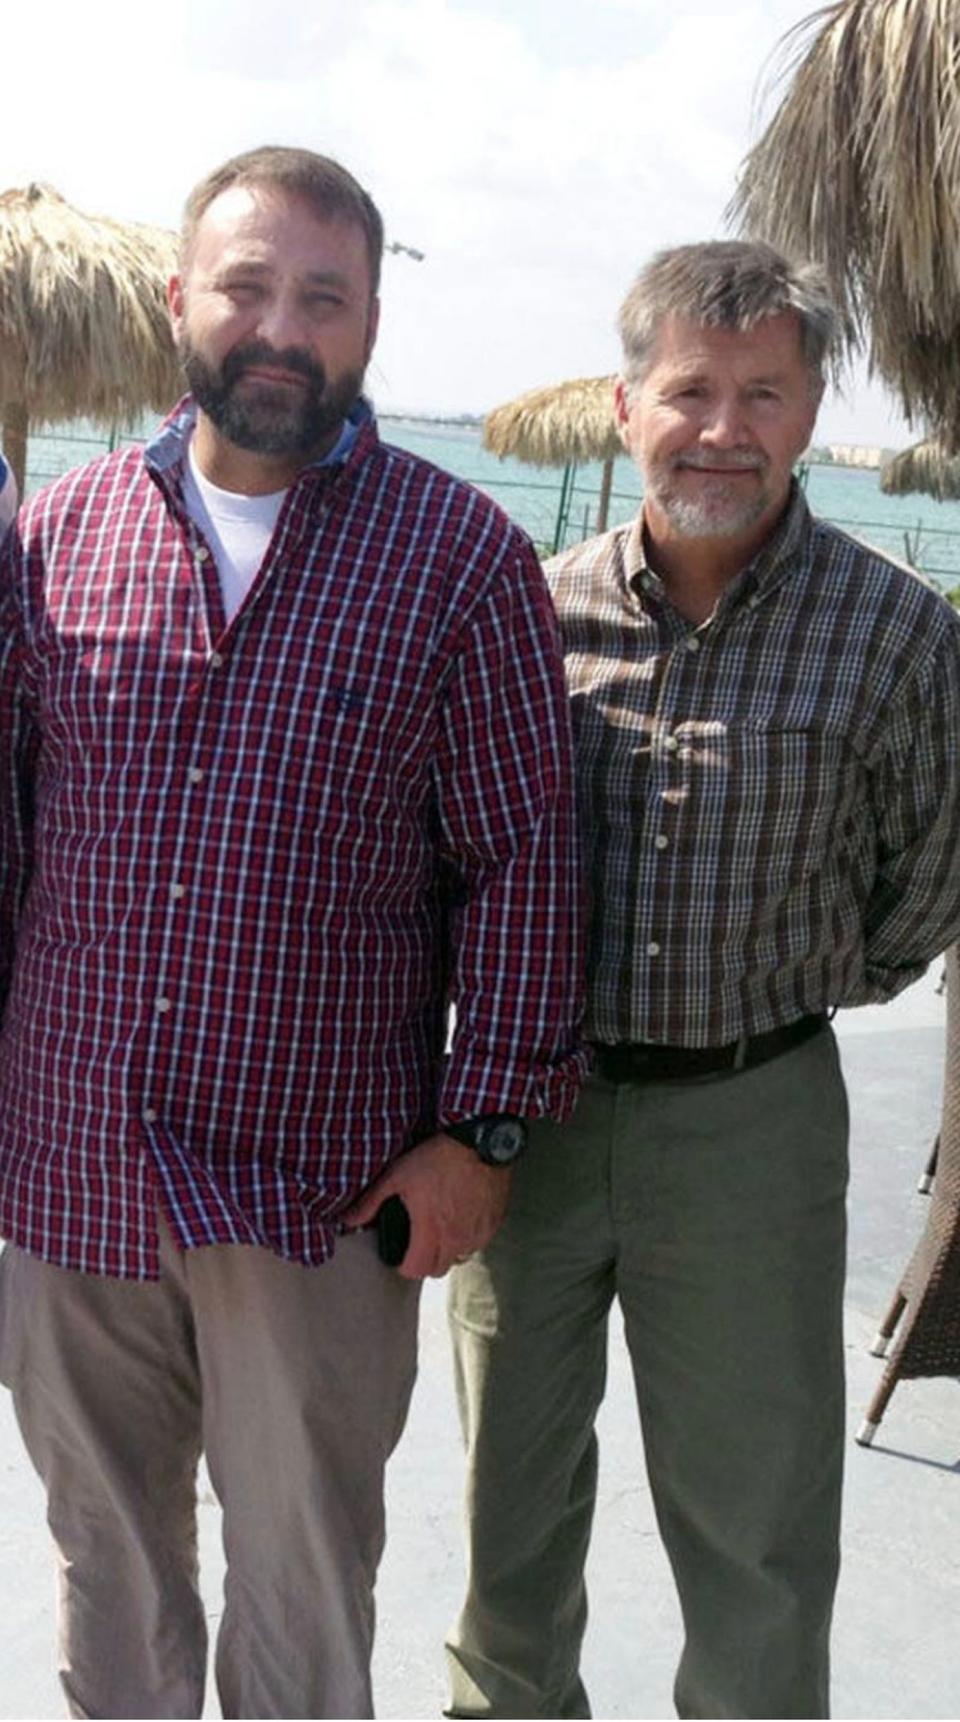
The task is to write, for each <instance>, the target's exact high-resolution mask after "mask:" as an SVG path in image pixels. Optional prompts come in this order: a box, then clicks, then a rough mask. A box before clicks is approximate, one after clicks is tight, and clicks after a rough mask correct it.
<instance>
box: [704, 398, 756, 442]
mask: <svg viewBox="0 0 960 1722" xmlns="http://www.w3.org/2000/svg"><path fill="white" fill-rule="evenodd" d="M700 435H701V438H702V440H703V441H704V442H709V443H711V444H712V445H714V446H715V447H718V448H731V447H736V446H737V444H739V443H742V442H745V441H749V437H748V436H747V432H746V428H745V425H744V414H743V408H742V405H741V403H740V401H739V399H738V398H737V396H736V395H718V396H716V398H715V399H714V400H713V401H711V403H710V410H709V412H708V413H707V414H706V416H705V418H704V421H703V424H702V425H701V428H700Z"/></svg>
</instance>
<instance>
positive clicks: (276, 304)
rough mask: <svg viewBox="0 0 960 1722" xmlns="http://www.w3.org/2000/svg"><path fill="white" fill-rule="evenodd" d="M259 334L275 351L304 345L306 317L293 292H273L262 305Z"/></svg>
mask: <svg viewBox="0 0 960 1722" xmlns="http://www.w3.org/2000/svg"><path fill="white" fill-rule="evenodd" d="M257 334H258V335H259V337H260V339H261V340H262V341H266V342H267V343H268V345H269V346H271V347H272V348H273V349H274V351H275V352H280V351H281V350H282V349H283V348H284V347H302V346H303V345H304V319H303V315H302V312H301V309H300V306H299V303H298V301H297V299H296V297H295V295H294V294H292V293H272V294H271V295H270V296H269V298H267V299H265V300H264V301H263V303H262V304H261V306H260V314H259V316H258V318H257Z"/></svg>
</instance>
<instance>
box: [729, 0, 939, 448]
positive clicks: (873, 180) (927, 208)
mask: <svg viewBox="0 0 960 1722" xmlns="http://www.w3.org/2000/svg"><path fill="white" fill-rule="evenodd" d="M784 48H785V49H786V50H787V52H788V71H789V72H792V82H791V84H790V87H789V89H788V91H787V94H786V96H785V97H784V99H783V101H782V103H781V105H780V108H779V109H778V111H777V113H776V114H775V116H774V118H773V120H772V122H771V124H770V125H769V127H768V128H767V131H766V132H765V133H764V135H763V137H762V138H761V139H760V142H759V143H758V144H757V145H756V146H755V148H754V149H753V150H752V151H751V152H750V154H749V155H748V156H747V159H746V162H745V164H744V169H743V174H742V178H741V182H740V186H739V190H738V192H737V195H736V198H735V200H734V204H733V212H734V213H735V214H736V215H737V216H738V217H739V221H740V224H741V226H742V228H743V229H744V230H745V231H747V232H749V233H750V234H752V235H754V236H756V237H759V238H764V239H767V240H769V241H770V242H771V243H772V244H773V245H776V246H777V247H779V249H781V250H785V251H788V252H792V253H794V254H795V255H801V256H809V257H814V258H816V259H817V260H818V261H819V262H820V263H822V264H823V265H824V266H825V268H826V270H827V272H828V275H829V277H830V281H831V285H832V288H833V291H834V293H835V294H836V296H837V299H838V301H839V303H840V305H841V307H842V309H843V311H844V312H845V314H846V316H847V318H848V327H849V331H850V339H851V341H852V340H859V339H862V338H863V337H864V336H865V335H866V333H867V331H868V330H869V352H870V360H871V365H872V367H873V368H874V369H875V370H876V371H877V372H878V373H879V374H880V376H881V377H883V379H884V380H885V382H887V383H888V384H889V385H890V387H891V388H893V389H894V390H895V392H896V393H897V394H898V395H899V396H900V399H901V401H902V403H903V406H904V409H905V411H906V413H907V415H908V416H909V417H910V418H911V419H917V418H920V419H922V420H924V421H926V423H927V424H929V425H930V427H932V429H933V430H934V431H935V432H936V434H937V436H938V437H939V438H940V440H941V441H942V443H943V445H944V447H945V449H946V450H947V451H948V452H950V453H952V452H954V451H955V450H956V449H957V448H960V6H958V5H957V4H956V0H842V4H839V5H832V6H829V7H827V8H826V9H824V10H821V11H820V12H818V13H816V14H815V15H814V16H813V17H811V18H809V19H807V20H806V21H805V23H803V24H801V25H800V26H799V27H798V29H796V30H794V31H792V32H791V33H790V35H789V36H787V38H786V40H785V43H784Z"/></svg>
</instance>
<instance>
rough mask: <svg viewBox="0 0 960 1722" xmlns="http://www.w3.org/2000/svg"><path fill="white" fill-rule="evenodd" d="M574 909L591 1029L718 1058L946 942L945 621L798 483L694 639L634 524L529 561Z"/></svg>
mask: <svg viewBox="0 0 960 1722" xmlns="http://www.w3.org/2000/svg"><path fill="white" fill-rule="evenodd" d="M547 574H548V578H549V580H550V585H551V589H552V591H553V595H554V599H555V602H556V605H557V608H558V611H559V614H560V620H561V626H562V629H563V634H564V642H565V649H566V654H567V658H566V664H567V677H568V683H569V687H570V693H571V697H572V704H573V713H574V728H575V734H576V740H577V748H578V763H579V773H580V795H581V808H582V818H583V827H584V832H585V837H586V852H587V863H588V867H589V878H590V885H591V895H592V914H591V930H590V947H589V974H590V993H591V996H590V1004H589V1007H588V1015H587V1033H588V1034H589V1035H590V1036H591V1038H593V1039H595V1040H601V1041H656V1042H660V1043H665V1044H668V1045H679V1046H714V1045H723V1044H725V1043H726V1042H728V1041H732V1040H735V1039H736V1038H737V1036H738V1035H740V1034H742V1033H746V1034H758V1033H761V1032H763V1031H764V1030H765V1029H770V1028H776V1027H779V1026H781V1025H783V1024H786V1023H789V1022H791V1021H792V1020H793V1019H795V1018H796V1017H799V1016H801V1015H803V1014H804V1013H805V1012H808V1011H823V1010H826V1009H828V1008H829V1007H831V1006H833V1005H856V1004H867V1003H871V1002H875V1001H878V1000H884V999H889V998H892V997H893V996H894V994H895V993H897V992H899V991H900V990H901V988H903V987H905V986H907V985H908V984H909V982H911V981H913V980H915V979H916V978H917V977H918V975H920V974H921V973H922V971H923V968H924V965H925V964H926V963H927V962H929V961H930V959H931V958H932V957H934V956H936V955H937V954H938V953H939V952H940V951H942V950H943V949H944V948H945V947H946V945H947V944H948V943H949V942H950V941H951V940H952V939H953V938H955V937H956V936H957V934H958V933H960V770H958V766H960V618H958V617H957V616H956V614H955V613H954V612H953V611H952V610H951V608H950V606H949V605H948V604H947V603H946V602H945V601H944V600H943V599H942V598H941V597H940V596H939V595H938V594H937V593H935V592H933V591H931V590H929V589H928V588H927V587H926V586H925V585H923V584H922V583H921V581H919V580H918V579H916V578H914V576H913V575H911V574H910V573H909V572H908V571H907V570H905V569H902V568H899V567H897V566H896V564H894V563H891V562H889V561H887V560H886V559H885V558H884V557H882V556H880V555H877V554H876V553H875V552H873V551H872V550H869V549H867V548H866V547H865V546H864V545H862V544H859V543H857V542H856V541H855V540H854V539H851V538H849V537H847V536H846V534H845V533H842V532H839V531H837V530H836V528H834V527H831V526H826V525H824V524H823V523H822V522H820V521H817V520H814V519H813V518H812V517H811V515H810V513H809V511H808V509H807V506H806V503H805V501H804V500H803V497H802V495H801V494H800V492H799V491H798V490H795V492H794V495H793V498H792V501H791V503H790V506H789V508H788V510H787V513H786V515H785V516H784V519H783V521H782V522H781V524H780V526H779V527H778V528H777V530H776V532H775V533H774V535H773V536H772V538H771V539H770V540H769V541H768V543H767V544H766V545H765V546H764V548H763V550H762V551H761V552H760V554H759V556H758V557H757V558H756V559H755V561H754V562H753V563H752V564H751V565H750V567H748V568H747V569H745V570H744V572H743V573H742V574H741V575H739V576H738V577H737V579H736V580H735V581H734V582H733V583H732V584H731V585H730V586H729V587H727V589H726V590H725V591H724V593H723V596H722V598H721V599H720V601H719V603H718V604H717V606H716V609H715V611H714V613H713V615H712V616H711V617H710V618H709V620H708V621H706V622H704V623H703V624H702V625H700V626H699V627H696V626H694V625H693V624H692V623H691V622H688V621H687V620H686V619H685V618H684V617H683V616H681V615H680V614H679V612H678V611H677V610H675V609H674V608H673V607H672V605H671V604H670V603H669V602H668V601H667V599H666V596H665V592H664V588H663V585H662V584H661V582H660V581H659V580H658V578H657V576H656V575H655V574H654V573H652V571H651V570H649V569H648V568H647V567H646V564H645V559H644V553H643V541H642V534H641V530H640V522H639V520H637V521H635V522H634V523H633V524H632V525H626V526H622V527H618V528H616V530H614V531H613V532H608V533H606V534H605V535H604V536H603V537H601V538H595V539H593V540H591V541H590V542H589V543H587V544H583V545H579V546H578V547H577V548H576V549H574V550H571V551H569V552H567V553H566V554H565V555H563V556H559V557H556V558H554V560H553V561H552V562H550V563H549V564H548V565H547Z"/></svg>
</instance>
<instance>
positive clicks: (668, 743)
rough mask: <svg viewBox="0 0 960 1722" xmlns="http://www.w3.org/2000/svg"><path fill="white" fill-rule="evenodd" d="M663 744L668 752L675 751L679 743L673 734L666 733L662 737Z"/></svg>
mask: <svg viewBox="0 0 960 1722" xmlns="http://www.w3.org/2000/svg"><path fill="white" fill-rule="evenodd" d="M663 745H664V747H665V748H666V750H667V752H668V753H676V751H677V748H678V747H679V746H680V743H679V742H678V740H677V738H676V736H675V735H666V736H664V738H663Z"/></svg>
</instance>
